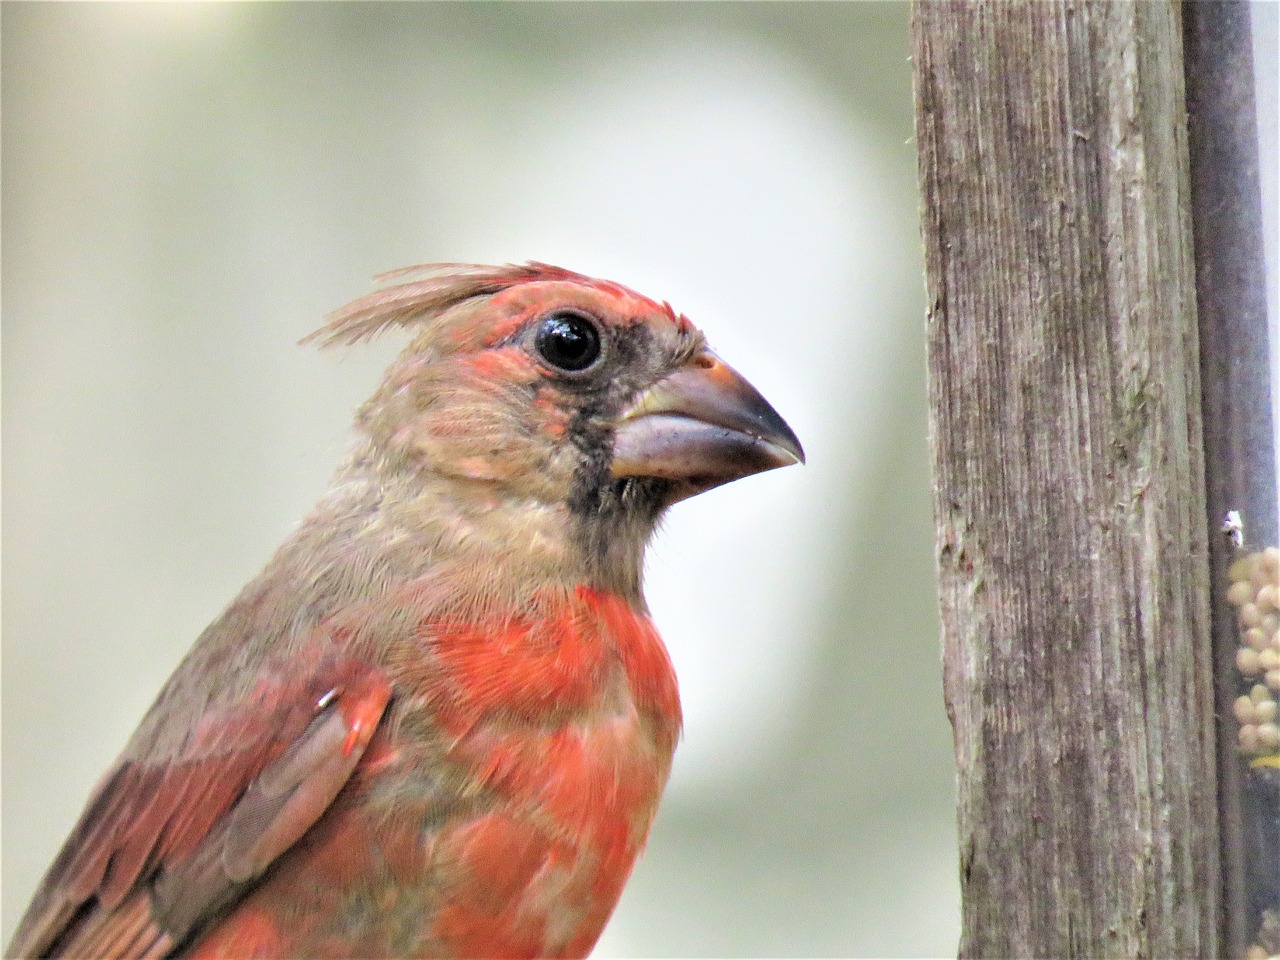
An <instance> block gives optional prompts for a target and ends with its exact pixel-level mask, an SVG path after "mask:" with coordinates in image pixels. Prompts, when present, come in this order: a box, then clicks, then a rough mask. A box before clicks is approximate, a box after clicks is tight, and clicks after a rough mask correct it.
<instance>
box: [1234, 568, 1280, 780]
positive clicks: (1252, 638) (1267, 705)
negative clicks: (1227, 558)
mask: <svg viewBox="0 0 1280 960" xmlns="http://www.w3.org/2000/svg"><path fill="white" fill-rule="evenodd" d="M1228 575H1229V576H1230V578H1231V586H1230V588H1229V589H1228V590H1227V602H1229V603H1230V604H1231V605H1232V606H1233V607H1235V608H1236V623H1237V625H1238V626H1239V628H1240V648H1239V649H1238V650H1237V651H1236V667H1237V668H1238V669H1239V670H1240V673H1241V674H1242V675H1244V676H1245V677H1246V678H1247V679H1249V680H1252V681H1253V687H1252V689H1251V690H1250V691H1249V692H1248V693H1247V694H1244V695H1243V696H1240V697H1238V698H1236V702H1235V708H1234V709H1235V715H1236V720H1237V721H1239V723H1240V749H1241V750H1242V751H1243V752H1244V753H1246V754H1249V755H1251V756H1266V755H1268V754H1273V753H1276V752H1280V725H1278V724H1277V712H1278V707H1277V703H1276V698H1277V696H1278V695H1280V610H1278V609H1277V607H1278V606H1280V548H1276V547H1267V548H1266V549H1265V550H1258V551H1256V552H1255V553H1250V554H1247V555H1245V556H1243V557H1241V558H1240V559H1239V560H1237V561H1236V562H1235V563H1233V564H1232V565H1231V569H1230V570H1229V571H1228Z"/></svg>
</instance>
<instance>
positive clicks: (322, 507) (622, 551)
mask: <svg viewBox="0 0 1280 960" xmlns="http://www.w3.org/2000/svg"><path fill="white" fill-rule="evenodd" d="M335 520H337V521H338V523H337V526H338V527H340V528H345V531H346V532H345V538H346V540H347V542H346V543H344V544H334V546H335V547H341V548H342V549H344V550H345V551H346V553H347V554H348V555H350V556H352V557H358V558H359V560H360V562H362V563H364V564H370V563H372V564H375V565H379V566H382V567H384V569H385V571H386V575H387V576H388V577H389V578H390V579H392V580H401V581H403V580H412V579H416V578H417V577H419V576H422V575H430V574H431V573H432V571H435V572H438V573H444V572H446V571H456V572H458V573H459V574H460V575H461V576H462V578H463V580H465V581H469V582H473V583H477V584H483V588H484V589H485V590H486V591H487V592H488V593H490V594H494V595H496V597H497V598H498V599H510V600H512V601H513V602H516V601H518V600H519V598H520V594H521V593H527V592H529V591H531V590H537V589H542V588H555V587H564V588H576V587H578V586H587V587H591V588H593V589H597V590H601V591H604V592H607V593H610V594H614V595H617V596H619V597H622V598H623V599H625V600H627V601H628V602H629V603H631V604H632V605H633V606H635V607H636V608H637V609H640V610H643V609H644V600H643V596H642V592H641V586H642V584H641V580H642V567H643V555H644V546H645V542H646V540H647V539H648V535H649V533H650V531H651V526H652V524H651V523H645V522H635V523H627V522H618V520H617V519H616V518H614V519H611V518H608V517H603V516H602V517H583V516H582V515H581V514H580V513H579V512H577V511H574V510H573V509H572V508H571V507H570V506H569V505H567V504H564V503H547V502H545V501H543V500H540V499H538V498H536V497H531V496H528V495H525V494H522V493H521V492H520V491H518V490H513V489H511V488H510V487H508V486H506V485H504V484H501V483H495V482H492V481H485V480H474V479H469V478H464V477H457V476H450V475H445V474H440V473H433V472H429V471H424V470H422V469H420V468H417V467H416V466H414V465H410V464H404V463H396V462H389V461H388V460H387V459H385V458H381V457H379V455H378V453H377V452H376V451H375V450H374V449H372V447H370V446H368V445H362V446H361V447H358V448H357V450H356V451H355V452H354V454H353V456H352V457H351V458H350V460H348V462H347V463H346V464H345V465H344V466H343V467H341V468H340V469H339V471H338V473H337V475H336V476H335V478H334V482H333V484H332V485H331V487H330V490H329V493H328V494H327V495H326V496H325V497H324V498H323V499H322V500H321V501H320V503H319V504H317V506H316V509H315V511H314V512H313V514H312V516H311V517H309V518H308V520H307V521H306V522H304V528H306V527H312V528H317V529H332V528H333V527H334V526H335ZM301 532H303V531H300V533H301Z"/></svg>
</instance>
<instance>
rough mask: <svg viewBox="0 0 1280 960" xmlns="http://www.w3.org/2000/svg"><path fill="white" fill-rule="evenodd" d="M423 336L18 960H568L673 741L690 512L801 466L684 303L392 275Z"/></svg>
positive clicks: (386, 312) (599, 286)
mask: <svg viewBox="0 0 1280 960" xmlns="http://www.w3.org/2000/svg"><path fill="white" fill-rule="evenodd" d="M379 280H381V281H382V285H381V286H380V287H379V288H377V289H376V290H375V291H374V292H372V293H370V294H368V295H366V296H364V297H362V298H361V299H358V300H356V301H354V302H353V303H351V304H349V305H347V306H346V307H344V308H342V309H340V310H338V311H336V312H335V313H334V314H331V315H330V316H329V317H328V318H326V319H327V323H326V325H325V326H324V327H322V328H321V329H320V330H318V331H316V332H315V333H314V334H312V335H311V336H310V337H308V338H306V339H305V340H304V342H311V341H320V342H321V343H323V344H325V345H337V344H342V345H352V344H357V343H359V342H362V341H365V340H368V339H370V338H372V337H375V336H377V335H379V334H381V333H383V332H385V331H388V330H391V329H393V328H403V329H404V330H406V331H408V332H409V334H410V340H409V343H408V345H407V347H405V348H404V350H403V351H402V352H401V353H400V354H399V355H398V357H397V359H396V360H395V361H394V362H392V364H391V366H390V367H389V368H388V370H387V371H386V374H385V376H384V378H383V379H382V381H381V382H380V384H379V385H378V387H377V388H376V390H375V392H374V394H373V395H372V397H370V399H369V400H368V401H367V402H365V403H364V404H363V405H362V406H361V407H359V409H358V410H357V412H356V415H355V430H354V432H355V440H354V443H353V446H352V451H351V453H350V455H349V457H348V458H347V459H346V460H345V461H344V462H343V463H342V464H341V465H340V466H339V468H338V469H337V471H336V473H335V474H334V478H333V480H332V483H331V484H330V486H329V487H328V489H327V492H326V493H325V494H324V495H323V496H322V498H321V499H320V501H319V502H318V503H317V504H316V506H315V507H314V508H313V509H312V511H311V512H310V513H309V514H308V515H307V516H306V517H305V518H304V520H303V521H302V522H301V523H300V524H299V525H298V526H297V527H296V528H295V530H294V531H293V532H292V534H291V535H290V536H289V537H288V538H287V539H286V540H285V542H284V543H283V545H282V546H280V547H279V549H278V550H277V552H276V553H275V554H274V555H273V556H272V557H271V559H270V560H269V561H268V563H267V564H266V566H265V568H264V569H263V570H262V572H261V573H260V574H259V575H258V576H257V577H256V578H255V579H253V580H252V581H250V582H249V584H248V585H247V586H245V587H244V589H243V590H242V591H241V592H240V594H239V595H238V596H237V597H236V598H235V599H234V600H233V601H232V602H231V604H230V605H229V606H228V607H227V608H226V610H225V611H224V612H223V613H222V614H221V615H220V616H218V617H217V618H216V619H215V620H214V621H213V622H212V623H211V624H210V625H209V626H208V628H206V629H205V630H204V632H203V633H202V634H201V635H200V636H199V637H198V639H197V640H196V642H195V644H194V646H193V647H192V648H191V650H190V651H189V652H188V653H187V655H186V656H185V658H184V659H183V660H182V661H181V663H180V664H179V666H178V667H177V669H176V670H175V671H174V673H173V674H172V676H171V677H170V678H169V680H168V681H167V682H166V683H165V685H164V686H163V688H162V689H161V691H160V693H159V695H158V697H157V699H156V700H155V702H154V704H153V705H152V706H151V708H150V709H149V711H148V712H147V713H146V715H145V716H144V718H143V720H142V721H141V724H140V725H139V727H138V729H137V731H136V732H135V733H134V735H133V737H132V738H131V739H130V740H129V742H128V744H127V745H126V746H125V748H124V750H123V753H122V754H121V755H120V757H119V759H118V760H117V762H116V763H115V765H114V766H113V767H111V769H110V770H109V771H108V772H107V773H106V775H105V776H104V777H103V778H102V780H101V781H100V782H99V784H98V786H97V787H96V788H95V790H94V791H93V793H92V794H91V796H90V798H89V800H88V802H87V804H86V806H85V809H84V811H83V814H82V815H81V817H80V819H79V821H78V822H77V824H76V825H75V827H74V828H73V830H72V832H71V834H70V836H69V837H68V839H67V840H66V842H65V845H64V846H63V847H62V849H61V851H60V852H59V853H58V855H57V857H56V858H55V859H54V861H53V863H52V866H51V867H50V868H49V870H48V872H47V874H46V876H45V877H44V879H43V881H42V882H41V884H40V886H39V887H38V888H37V891H36V893H35V895H34V898H33V900H32V902H31V905H30V906H29V908H28V910H27V912H26V914H25V915H24V917H23V919H22V920H21V922H20V924H19V926H18V928H17V931H16V933H15V935H14V938H13V940H12V942H11V943H10V945H9V948H8V950H7V951H6V956H10V957H120V958H139V960H142V958H161V957H191V958H202V960H212V958H246V957H365V958H373V957H518V956H525V957H534V956H556V957H581V956H585V955H586V954H587V953H588V952H590V950H591V949H592V947H593V946H594V945H595V943H596V941H597V940H598V938H599V936H600V934H601V932H602V930H603V929H604V926H605V924H606V922H607V921H608V919H609V916H610V915H611V913H612V911H613V909H614V907H615V905H616V903H617V901H618V898H619V897H620V895H621V893H622V889H623V886H624V884H625V883H626V881H627V878H628V876H629V875H630V873H631V870H632V867H633V865H634V863H635V861H636V858H637V857H638V856H639V854H640V853H641V851H642V849H643V847H644V845H645V842H646V839H647V837H648V834H649V831H650V827H651V825H652V823H653V820H654V816H655V814H656V811H657V807H658V802H659V798H660V796H661V794H662V791H663V788H664V786H665V784H666V781H667V779H668V775H669V772H670V769H671V763H672V758H673V754H674V751H675V748H676V743H677V740H678V738H679V736H680V730H681V710H680V700H679V695H678V690H677V684H676V678H675V673H674V670H673V668H672V664H671V660H670V657H669V656H668V653H667V650H666V648H665V647H664V645H663V643H662V640H661V639H660V637H659V635H658V632H657V630H656V628H655V626H654V623H653V620H652V618H651V616H650V614H649V610H648V607H647V605H646V601H645V598H644V594H643V590H642V579H643V557H644V550H645V547H646V544H647V543H648V541H649V539H650V537H651V535H652V534H653V532H654V530H655V528H656V526H657V524H658V522H659V520H660V518H661V517H662V516H663V515H664V513H665V511H666V510H667V509H668V508H669V507H671V506H672V505H673V504H675V503H677V502H679V501H681V500H684V499H686V498H688V497H690V496H693V495H696V494H699V493H702V492H704V491H706V490H710V489H712V488H714V487H716V486H719V485H721V484H724V483H727V482H730V481H732V480H736V479H739V478H742V477H746V476H749V475H751V474H755V473H759V472H761V471H765V470H770V469H773V468H776V467H782V466H787V465H791V464H796V463H802V462H803V461H804V452H803V450H802V448H801V445H800V441H799V440H798V439H797V438H796V435H795V434H794V433H793V432H792V430H791V428H790V427H789V426H788V425H787V424H786V422H785V421H784V420H783V419H782V417H781V416H780V415H779V414H778V413H777V411H775V410H774V408H773V407H772V406H770V405H769V403H768V402H767V401H766V400H765V399H764V397H763V396H761V394H760V393H759V392H758V391H757V390H756V389H755V388H754V387H753V386H752V385H751V384H750V383H749V382H748V381H747V380H746V379H745V378H744V377H743V376H742V375H740V374H739V373H737V372H736V371H735V370H734V369H733V368H731V367H730V366H729V365H728V364H726V363H725V362H724V361H723V360H721V359H720V357H719V356H718V355H717V354H716V353H715V352H714V351H712V350H711V349H710V347H709V346H708V344H707V341H706V338H705V336H704V335H703V333H702V332H701V331H700V330H699V329H698V328H697V327H696V326H694V324H693V323H692V322H690V321H689V320H688V319H687V318H686V317H685V316H684V315H683V314H679V313H677V312H676V311H675V310H674V309H673V308H672V307H671V306H670V305H669V304H668V303H666V302H658V301H655V300H652V299H650V298H648V297H646V296H643V295H641V294H639V293H636V292H635V291H633V290H631V289H630V288H628V287H625V286H623V285H621V284H618V283H614V282H611V281H606V280H599V279H594V278H591V277H588V276H585V275H583V274H579V273H575V272H573V271H570V270H566V269H563V268H560V267H555V266H551V265H548V264H544V263H538V262H530V263H526V264H520V265H511V264H509V265H505V266H485V265H478V264H463V263H448V264H431V265H424V266H420V267H413V268H407V269H406V270H401V271H396V272H394V273H391V274H386V275H384V276H383V277H381V278H379Z"/></svg>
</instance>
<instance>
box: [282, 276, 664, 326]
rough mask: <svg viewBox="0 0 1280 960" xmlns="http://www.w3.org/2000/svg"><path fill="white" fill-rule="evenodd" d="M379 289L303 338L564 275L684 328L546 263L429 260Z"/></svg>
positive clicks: (403, 319) (405, 317)
mask: <svg viewBox="0 0 1280 960" xmlns="http://www.w3.org/2000/svg"><path fill="white" fill-rule="evenodd" d="M375 280H376V281H377V282H378V283H381V284H383V286H382V288H381V289H379V290H375V291H374V292H373V293H370V294H367V295H365V296H363V297H361V298H360V299H359V300H355V301H353V302H351V303H349V304H347V305H346V306H345V307H342V308H341V309H339V310H335V311H334V312H333V313H331V314H329V316H328V318H327V319H328V322H327V323H326V324H325V325H324V326H323V327H321V328H320V329H319V330H317V331H315V332H314V333H311V334H309V335H307V336H306V337H304V338H303V339H302V341H301V342H302V343H312V342H314V341H317V340H318V341H320V344H321V346H326V347H327V346H332V345H334V344H355V343H359V342H361V341H363V340H369V339H372V338H373V337H375V336H377V335H378V334H380V333H382V331H384V330H386V329H387V328H388V327H407V326H409V325H410V324H414V323H419V322H421V321H424V320H430V319H431V318H433V317H436V316H439V315H440V314H441V313H443V312H444V311H446V310H449V309H450V308H452V307H456V306H457V305H458V304H460V303H463V302H464V301H467V300H470V299H471V298H472V297H479V296H487V295H491V294H494V293H498V292H500V291H502V290H506V289H507V288H509V287H513V286H516V285H518V284H522V283H536V282H540V281H548V280H566V281H570V282H572V283H581V284H585V285H588V286H591V287H594V288H596V289H597V290H603V291H606V292H609V293H612V294H615V295H617V296H627V297H634V298H635V299H637V300H641V301H644V302H646V303H649V304H652V305H653V307H654V308H655V309H658V310H661V311H663V312H664V313H666V314H667V315H668V316H669V317H670V318H671V320H672V321H673V322H674V323H676V324H678V325H679V326H681V328H682V329H683V328H684V327H686V326H687V325H688V323H689V321H688V320H687V319H686V318H685V317H684V316H683V315H677V314H676V312H675V311H674V310H673V309H672V308H671V305H670V304H668V303H662V304H657V303H654V302H653V301H651V300H649V299H648V298H647V297H642V296H641V295H640V294H638V293H636V292H635V291H634V290H630V289H628V288H627V287H624V286H622V285H621V284H618V283H613V282H612V281H609V280H597V279H595V278H593V277H588V276H585V275H584V274H581V273H575V272H574V271H572V270H566V269H564V268H563V267H556V266H552V265H551V264H548V263H538V262H536V261H531V262H529V263H525V264H506V265H504V266H485V265H482V264H476V263H428V264H422V265H419V266H416V267H405V268H403V269H401V270H393V271H391V272H390V273H384V274H381V275H380V276H378V277H376V278H375Z"/></svg>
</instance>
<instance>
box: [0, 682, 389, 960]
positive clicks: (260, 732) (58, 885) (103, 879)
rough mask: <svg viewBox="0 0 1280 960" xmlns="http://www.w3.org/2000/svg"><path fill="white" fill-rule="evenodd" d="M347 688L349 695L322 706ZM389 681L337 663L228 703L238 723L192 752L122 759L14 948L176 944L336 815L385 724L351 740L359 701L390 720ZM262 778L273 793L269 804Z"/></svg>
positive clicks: (112, 952)
mask: <svg viewBox="0 0 1280 960" xmlns="http://www.w3.org/2000/svg"><path fill="white" fill-rule="evenodd" d="M275 686H278V685H275ZM335 689H346V690H348V691H350V694H349V695H345V696H344V695H343V694H338V695H335V696H333V697H331V698H329V699H328V700H326V701H324V707H323V708H322V709H321V708H319V707H318V704H319V703H321V698H322V697H324V695H325V693H326V692H327V691H330V690H335ZM390 689H391V688H390V686H389V684H388V683H387V681H386V680H385V679H381V678H380V677H379V676H378V675H376V674H375V673H374V672H372V671H371V668H369V667H367V666H366V665H363V664H361V663H359V662H357V661H354V660H352V659H351V658H348V657H344V658H341V659H337V660H334V659H330V660H328V661H327V662H325V663H324V666H323V668H322V669H321V670H319V671H317V672H316V673H315V674H313V675H311V676H307V677H304V678H303V679H302V680H301V681H296V680H295V681H294V682H293V683H291V684H287V685H285V686H283V687H280V688H279V690H278V693H279V696H278V698H277V699H275V700H273V701H267V702H264V701H263V700H254V701H251V702H249V703H247V704H245V703H242V704H239V705H228V706H227V707H226V708H224V709H226V710H227V711H228V716H230V717H234V718H235V719H234V721H232V722H230V723H228V724H226V725H225V726H224V727H223V729H222V730H220V731H217V732H216V733H215V735H214V738H213V740H212V742H211V744H203V743H201V742H200V741H199V738H195V739H194V740H193V741H192V742H190V743H189V744H188V753H187V754H185V755H183V756H180V757H178V758H176V759H175V760H173V761H172V762H170V763H168V764H162V765H156V766H149V765H147V764H145V763H143V762H139V761H136V760H125V761H123V763H122V764H121V766H120V767H119V768H117V770H116V771H115V772H114V773H113V774H112V775H111V776H110V777H109V778H108V779H107V780H106V781H105V783H104V785H103V787H102V788H101V789H100V790H99V792H98V793H97V794H96V795H95V797H94V798H93V800H92V801H91V802H90V804H89V806H88V807H87V808H86V810H85V813H84V814H83V815H82V817H81V821H80V823H79V824H78V825H77V827H76V829H75V830H74V831H73V832H72V835H71V838H70V839H69V840H68V842H67V845H66V846H65V847H64V849H63V851H62V853H61V854H60V855H59V857H58V858H57V860H55V862H54V865H53V867H52V868H51V869H50V871H49V874H48V875H47V876H46V877H45V879H44V881H43V883H42V884H41V888H40V890H39V891H38V892H37V895H36V899H35V902H34V903H33V906H32V909H31V910H30V911H29V912H28V914H27V916H26V917H25V918H24V919H23V922H22V924H21V925H20V926H19V928H18V932H17V933H16V934H15V936H14V939H13V942H12V944H11V945H10V951H11V953H12V954H13V955H14V956H22V957H28V956H43V955H45V954H47V953H48V952H49V951H55V952H57V953H58V954H59V955H66V956H100V957H101V956H110V957H136V956H142V955H144V954H146V953H155V952H157V951H160V952H167V950H168V949H170V948H171V947H172V945H173V944H174V943H175V942H177V941H178V940H180V939H181V938H182V937H183V936H185V935H186V934H187V932H188V931H189V930H190V928H191V927H192V926H193V925H194V923H195V922H196V921H197V920H198V919H199V916H200V915H201V914H202V913H203V911H204V910H205V909H207V908H209V907H211V906H213V905H215V904H216V903H217V902H218V901H219V900H220V899H221V898H222V897H223V896H225V895H226V893H227V892H228V891H230V890H232V889H234V888H235V887H236V886H238V885H242V884H244V883H246V882H249V881H251V880H252V879H253V878H254V877H256V876H257V875H258V874H259V873H261V872H262V870H264V869H265V868H266V867H267V865H268V864H269V863H270V862H271V861H272V860H273V859H275V857H277V856H279V854H280V853H282V852H283V851H284V850H285V849H287V848H288V847H289V846H290V845H292V844H293V843H294V842H296V840H297V839H298V838H299V837H300V836H301V835H302V834H303V833H304V832H305V831H306V830H307V828H308V827H309V826H310V825H311V824H312V823H313V822H315V820H316V819H317V818H318V817H319V816H320V815H321V814H322V813H323V812H324V809H325V808H326V807H327V806H328V804H329V803H330V802H331V801H332V800H333V798H334V796H336V795H337V793H338V791H339V790H340V789H341V787H342V785H343V784H344V783H345V782H346V780H347V779H348V778H349V777H350V775H351V772H352V770H353V769H354V768H355V766H356V764H357V763H358V761H359V759H360V757H361V755H362V754H363V751H364V748H365V746H366V745H367V743H368V740H369V737H370V736H371V735H372V732H373V731H372V728H370V729H368V730H367V731H365V732H364V733H363V734H362V735H361V736H359V737H358V738H357V739H356V740H355V741H352V740H351V738H350V734H351V731H350V729H349V725H348V720H347V718H348V716H350V715H352V713H353V711H357V712H358V711H360V710H363V711H364V714H362V716H364V715H367V714H376V715H379V716H380V715H381V712H382V709H383V708H384V707H385V705H386V702H387V699H388V698H389V696H390ZM375 725H376V719H375ZM227 731H231V732H230V734H228V732H227ZM193 755H194V756H193ZM259 779H261V780H262V782H264V783H266V784H268V785H269V791H268V792H270V793H271V794H272V796H271V797H270V800H269V802H267V803H265V804H264V802H263V801H262V799H261V796H262V793H263V791H262V790H261V789H259V788H258V786H257V784H258V782H259ZM282 787H284V789H282ZM242 797H243V798H246V799H247V805H246V809H245V811H244V813H243V814H242V813H241V811H240V807H239V804H240V803H244V802H245V800H243V799H242ZM215 825H216V827H217V828H216V829H215ZM228 855H229V856H230V859H229V860H228V859H227V857H228ZM210 866H215V867H216V869H213V870H211V869H210ZM157 871H159V873H160V875H162V876H163V878H164V880H165V897H164V898H163V899H164V900H166V901H167V902H168V904H170V905H173V904H181V910H180V913H181V917H180V918H178V919H179V920H180V922H175V920H174V919H173V918H170V917H168V916H165V915H164V914H165V911H164V910H163V909H160V910H157V908H156V905H155V904H153V902H152V895H151V886H152V883H153V882H154V880H155V878H156V876H157ZM184 871H187V873H184ZM188 877H189V878H190V879H191V881H192V883H191V885H190V889H188V888H187V885H186V884H184V880H185V879H187V878H188ZM162 906H163V905H162ZM162 941H163V942H164V943H168V946H163V944H162ZM162 948H163V949H162Z"/></svg>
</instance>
